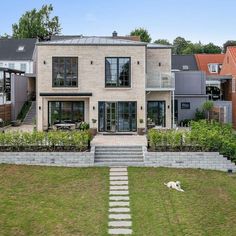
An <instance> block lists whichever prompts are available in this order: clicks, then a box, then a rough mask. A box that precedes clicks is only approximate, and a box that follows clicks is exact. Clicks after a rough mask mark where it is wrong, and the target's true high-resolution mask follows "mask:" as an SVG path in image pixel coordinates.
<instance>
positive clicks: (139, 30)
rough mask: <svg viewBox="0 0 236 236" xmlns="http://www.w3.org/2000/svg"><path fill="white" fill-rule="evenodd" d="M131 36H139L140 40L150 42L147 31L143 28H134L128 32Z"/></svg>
mask: <svg viewBox="0 0 236 236" xmlns="http://www.w3.org/2000/svg"><path fill="white" fill-rule="evenodd" d="M130 35H131V36H139V37H140V40H141V41H142V42H147V43H150V42H151V40H152V38H151V36H150V34H149V33H148V31H147V30H146V29H144V28H141V27H140V28H136V29H135V30H133V31H131V32H130Z"/></svg>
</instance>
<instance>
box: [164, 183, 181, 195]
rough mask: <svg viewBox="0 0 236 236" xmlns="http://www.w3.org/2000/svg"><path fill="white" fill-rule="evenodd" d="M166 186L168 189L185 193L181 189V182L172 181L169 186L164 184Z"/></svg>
mask: <svg viewBox="0 0 236 236" xmlns="http://www.w3.org/2000/svg"><path fill="white" fill-rule="evenodd" d="M164 185H166V186H167V187H168V188H173V189H175V190H177V191H180V192H184V190H183V189H182V188H181V185H180V182H179V181H176V182H174V181H170V182H168V183H167V184H166V183H164Z"/></svg>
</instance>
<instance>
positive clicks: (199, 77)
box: [172, 55, 208, 125]
mask: <svg viewBox="0 0 236 236" xmlns="http://www.w3.org/2000/svg"><path fill="white" fill-rule="evenodd" d="M172 73H174V76H175V102H174V106H175V121H176V123H177V124H179V125H182V124H184V123H185V120H190V119H195V114H196V110H197V109H198V110H201V108H202V105H203V103H204V102H205V101H207V100H208V95H206V74H205V72H202V71H199V70H198V67H197V62H196V59H195V56H194V55H172Z"/></svg>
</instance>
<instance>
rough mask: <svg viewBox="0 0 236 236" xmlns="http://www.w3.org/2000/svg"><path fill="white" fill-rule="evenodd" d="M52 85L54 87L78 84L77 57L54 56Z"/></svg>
mask: <svg viewBox="0 0 236 236" xmlns="http://www.w3.org/2000/svg"><path fill="white" fill-rule="evenodd" d="M52 86H53V87H77V86H78V58H77V57H53V58H52Z"/></svg>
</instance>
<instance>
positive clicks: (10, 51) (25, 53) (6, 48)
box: [0, 39, 36, 61]
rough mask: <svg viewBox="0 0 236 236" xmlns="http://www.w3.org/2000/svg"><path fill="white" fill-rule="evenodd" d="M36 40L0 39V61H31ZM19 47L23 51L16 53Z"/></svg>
mask: <svg viewBox="0 0 236 236" xmlns="http://www.w3.org/2000/svg"><path fill="white" fill-rule="evenodd" d="M35 43H36V39H0V60H1V61H6V60H9V61H14V60H16V61H18V60H32V58H33V53H34V48H35ZM19 46H24V50H22V51H18V48H19Z"/></svg>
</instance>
